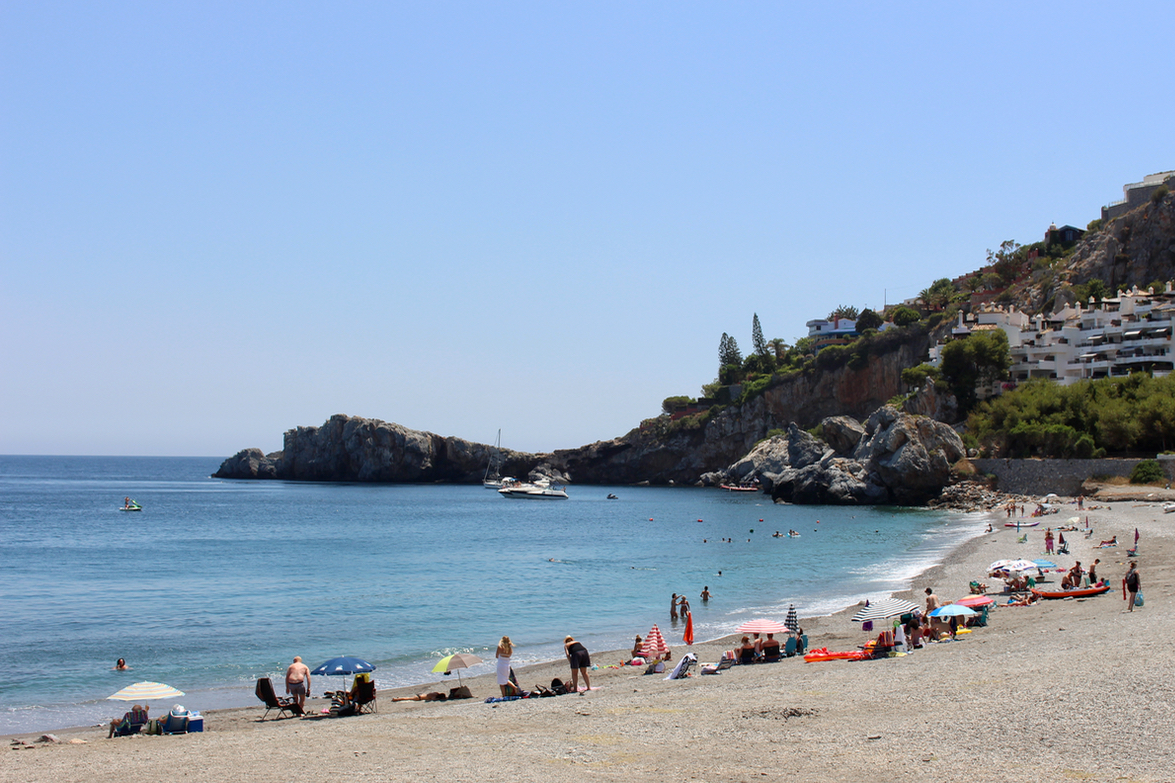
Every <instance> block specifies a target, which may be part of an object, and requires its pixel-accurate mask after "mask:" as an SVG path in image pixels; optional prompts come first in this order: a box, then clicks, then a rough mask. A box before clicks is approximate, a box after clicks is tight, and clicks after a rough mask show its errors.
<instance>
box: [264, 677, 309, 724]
mask: <svg viewBox="0 0 1175 783" xmlns="http://www.w3.org/2000/svg"><path fill="white" fill-rule="evenodd" d="M253 693H255V694H256V695H257V698H258V699H261V701H262V702H264V703H265V715H262V716H261V720H265V718H266V716H267V715H269V712H270V710H277V711H278V717H279V718H280V717H281V716H282V715H285V714H286V713H287V712H288V713H290V714H291V715H303V714H305V713H304V712H303V710H302V708H301V707H299V706H298V703H297V702H296V701H294V700H293V699H280V698H278V695H277V694H276V693H274V691H273V680H271V679H269V678H268V677H262V678H261V679H259V680H258V681H257V687H256V688H255V689H254V690H253Z"/></svg>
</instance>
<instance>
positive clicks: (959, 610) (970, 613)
mask: <svg viewBox="0 0 1175 783" xmlns="http://www.w3.org/2000/svg"><path fill="white" fill-rule="evenodd" d="M977 614H979V612H977V611H975V610H974V609H971V608H970V607H966V606H960V605H959V604H947V605H946V606H940V607H938V608H937V609H935V610H934V611H933V612H931V613H930V616H931V617H974V616H975V615H977Z"/></svg>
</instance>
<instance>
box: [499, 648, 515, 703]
mask: <svg viewBox="0 0 1175 783" xmlns="http://www.w3.org/2000/svg"><path fill="white" fill-rule="evenodd" d="M513 654H514V643H513V642H511V641H510V637H509V636H503V637H502V641H500V642H498V656H497V657H498V688H499V689H501V691H502V695H503V696H505V695H506V686H507V685H509V684H510V656H511V655H513Z"/></svg>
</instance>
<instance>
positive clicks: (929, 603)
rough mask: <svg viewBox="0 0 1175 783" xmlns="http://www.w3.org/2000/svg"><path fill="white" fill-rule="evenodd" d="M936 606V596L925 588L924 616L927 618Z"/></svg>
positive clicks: (937, 604) (937, 603)
mask: <svg viewBox="0 0 1175 783" xmlns="http://www.w3.org/2000/svg"><path fill="white" fill-rule="evenodd" d="M938 606H939V602H938V596H937V595H935V594H934V591H933V590H931V589H930V588H929V587H928V588H926V614H927V615H928V616H929V615H930V613H931V612H933V611H934V610H935V609H937V608H938Z"/></svg>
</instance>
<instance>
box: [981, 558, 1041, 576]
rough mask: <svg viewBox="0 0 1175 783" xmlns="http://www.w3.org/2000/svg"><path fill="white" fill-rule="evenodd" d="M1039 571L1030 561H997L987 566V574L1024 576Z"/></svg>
mask: <svg viewBox="0 0 1175 783" xmlns="http://www.w3.org/2000/svg"><path fill="white" fill-rule="evenodd" d="M1036 570H1039V566H1037V565H1036V563H1034V562H1032V561H1031V560H1024V559H1018V560H997V561H995V562H994V563H992V564H991V565H990V566H988V573H996V572H1000V573H1003V574H1024V573H1028V572H1030V571H1036Z"/></svg>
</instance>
